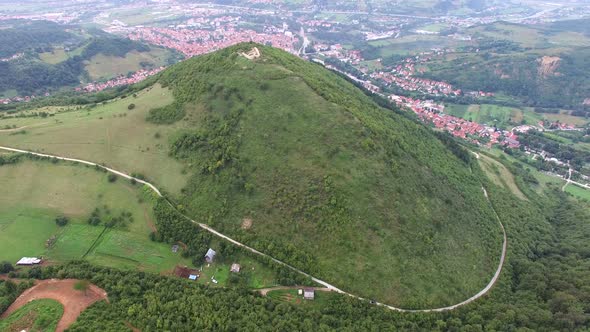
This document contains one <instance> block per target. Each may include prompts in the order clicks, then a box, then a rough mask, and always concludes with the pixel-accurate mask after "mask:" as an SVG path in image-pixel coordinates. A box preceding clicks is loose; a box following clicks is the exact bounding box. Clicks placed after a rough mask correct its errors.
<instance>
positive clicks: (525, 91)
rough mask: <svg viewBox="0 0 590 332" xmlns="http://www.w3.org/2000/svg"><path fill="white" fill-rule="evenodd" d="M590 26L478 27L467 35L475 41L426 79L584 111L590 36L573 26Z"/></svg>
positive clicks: (439, 61) (432, 68)
mask: <svg viewBox="0 0 590 332" xmlns="http://www.w3.org/2000/svg"><path fill="white" fill-rule="evenodd" d="M587 23H588V21H587V20H585V21H571V22H570V21H564V22H559V23H554V24H546V25H538V26H525V25H519V24H511V23H506V22H497V23H493V24H488V25H481V26H475V27H472V28H470V29H468V30H467V31H466V33H467V34H469V35H471V36H472V37H473V41H471V42H469V43H468V44H466V45H464V46H463V47H461V48H458V49H457V51H455V52H451V53H449V54H448V55H446V56H443V57H439V58H435V60H434V61H431V62H428V63H427V66H428V71H427V72H426V73H425V74H424V75H423V76H424V77H428V78H433V79H436V80H441V81H445V82H449V83H451V84H453V85H455V86H457V87H459V88H461V89H463V90H468V91H486V92H495V93H501V94H503V95H506V96H510V97H511V101H512V103H515V102H518V103H520V104H525V105H529V106H542V107H558V108H559V107H561V108H567V109H576V110H578V111H583V110H584V107H583V105H582V103H583V101H584V100H585V99H586V98H589V97H590V79H589V78H588V75H587V74H586V73H587V72H588V69H590V62H589V61H588V58H589V56H590V35H589V34H588V31H587V29H584V28H578V29H576V30H578V31H575V30H573V29H572V28H571V27H572V26H574V25H576V26H580V27H581V26H586V25H587ZM585 111H586V112H587V111H588V109H587V108H586V110H585ZM582 115H584V114H583V113H582Z"/></svg>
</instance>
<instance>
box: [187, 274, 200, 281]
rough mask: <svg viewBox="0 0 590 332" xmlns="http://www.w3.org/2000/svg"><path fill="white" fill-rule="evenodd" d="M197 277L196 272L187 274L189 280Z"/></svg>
mask: <svg viewBox="0 0 590 332" xmlns="http://www.w3.org/2000/svg"><path fill="white" fill-rule="evenodd" d="M198 277H199V276H198V275H196V274H191V275H189V276H188V278H189V279H190V280H197V278H198Z"/></svg>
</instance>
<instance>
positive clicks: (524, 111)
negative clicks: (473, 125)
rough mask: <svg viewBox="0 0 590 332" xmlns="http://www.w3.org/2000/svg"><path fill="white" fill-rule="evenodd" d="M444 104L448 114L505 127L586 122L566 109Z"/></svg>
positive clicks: (577, 124) (579, 123)
mask: <svg viewBox="0 0 590 332" xmlns="http://www.w3.org/2000/svg"><path fill="white" fill-rule="evenodd" d="M445 106H446V107H445V113H448V114H450V115H453V116H456V117H460V118H463V119H466V120H471V121H475V122H478V123H486V124H489V125H492V124H496V125H497V126H498V127H502V128H506V129H509V128H511V127H514V126H517V125H520V124H521V123H526V124H530V125H536V124H537V122H539V121H542V120H548V121H557V120H559V121H560V122H562V123H567V124H572V125H576V126H582V125H585V124H586V123H588V120H586V119H584V118H581V117H577V116H572V115H569V114H568V111H562V113H560V114H548V113H535V112H534V111H533V109H532V108H530V107H522V108H515V107H508V106H499V105H493V104H472V105H460V104H446V105H445Z"/></svg>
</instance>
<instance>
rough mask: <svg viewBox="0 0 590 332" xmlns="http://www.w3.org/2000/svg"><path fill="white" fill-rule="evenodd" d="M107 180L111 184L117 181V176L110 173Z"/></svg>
mask: <svg viewBox="0 0 590 332" xmlns="http://www.w3.org/2000/svg"><path fill="white" fill-rule="evenodd" d="M107 178H108V180H109V182H111V183H112V182H115V181H117V175H115V174H113V173H110V174H109V175H108V177H107Z"/></svg>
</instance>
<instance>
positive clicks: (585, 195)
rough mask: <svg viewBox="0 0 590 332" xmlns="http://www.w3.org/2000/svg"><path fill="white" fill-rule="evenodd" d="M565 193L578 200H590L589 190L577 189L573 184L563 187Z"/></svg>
mask: <svg viewBox="0 0 590 332" xmlns="http://www.w3.org/2000/svg"><path fill="white" fill-rule="evenodd" d="M565 191H566V192H568V193H570V194H572V195H574V196H576V197H578V198H581V199H585V200H590V190H588V189H585V188H582V187H578V186H576V185H575V184H568V185H567V186H566V187H565Z"/></svg>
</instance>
